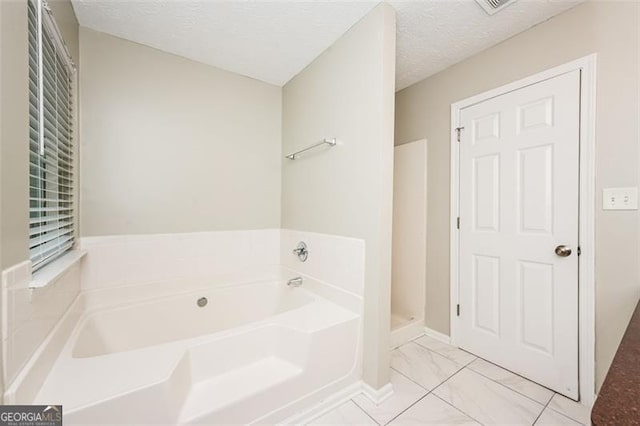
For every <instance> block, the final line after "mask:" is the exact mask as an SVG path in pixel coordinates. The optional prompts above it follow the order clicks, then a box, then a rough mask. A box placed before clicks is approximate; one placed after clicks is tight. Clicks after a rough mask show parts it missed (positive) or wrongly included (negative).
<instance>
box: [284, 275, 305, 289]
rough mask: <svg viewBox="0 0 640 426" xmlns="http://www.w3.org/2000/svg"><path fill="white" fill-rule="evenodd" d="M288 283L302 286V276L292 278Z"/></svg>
mask: <svg viewBox="0 0 640 426" xmlns="http://www.w3.org/2000/svg"><path fill="white" fill-rule="evenodd" d="M287 285H288V286H291V287H300V286H301V285H302V277H295V278H291V279H290V280H289V281H287Z"/></svg>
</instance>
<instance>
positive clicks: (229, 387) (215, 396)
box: [179, 357, 302, 424]
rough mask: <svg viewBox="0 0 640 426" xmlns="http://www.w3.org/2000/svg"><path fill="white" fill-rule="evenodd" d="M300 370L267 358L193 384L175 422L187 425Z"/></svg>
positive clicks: (272, 386) (283, 362) (271, 386)
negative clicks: (177, 420)
mask: <svg viewBox="0 0 640 426" xmlns="http://www.w3.org/2000/svg"><path fill="white" fill-rule="evenodd" d="M301 373H302V369H301V368H300V367H298V366H297V365H295V364H292V363H290V362H287V361H285V360H283V359H281V358H276V357H269V358H265V359H262V360H260V361H258V362H255V363H253V364H250V365H247V366H246V367H243V368H238V369H236V370H234V371H230V372H228V373H226V374H222V375H220V376H218V377H214V378H212V379H209V380H205V381H202V382H200V383H196V384H194V385H193V386H192V387H191V390H190V391H189V395H188V396H187V399H186V401H185V402H184V404H183V406H182V410H181V412H180V416H179V423H180V424H182V423H188V422H191V421H194V420H196V419H198V418H199V417H201V416H204V415H206V414H207V413H208V412H210V411H212V410H213V411H215V410H219V409H220V408H222V407H225V406H228V405H231V404H233V403H234V402H236V401H240V400H243V399H247V398H248V397H250V396H251V395H253V394H256V393H260V392H264V391H265V390H268V389H271V388H274V387H275V386H277V385H278V384H280V383H284V382H286V381H288V380H291V379H292V378H294V377H296V376H298V375H300V374H301Z"/></svg>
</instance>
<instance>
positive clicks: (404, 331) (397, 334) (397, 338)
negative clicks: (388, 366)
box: [389, 319, 424, 349]
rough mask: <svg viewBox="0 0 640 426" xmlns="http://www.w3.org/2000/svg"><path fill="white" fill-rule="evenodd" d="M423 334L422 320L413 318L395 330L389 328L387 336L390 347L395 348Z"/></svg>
mask: <svg viewBox="0 0 640 426" xmlns="http://www.w3.org/2000/svg"><path fill="white" fill-rule="evenodd" d="M423 334H424V321H423V320H422V319H418V320H415V321H413V322H411V323H409V324H406V325H403V326H402V327H399V328H397V329H395V330H391V335H390V336H389V343H390V345H389V346H390V347H391V349H395V348H397V347H398V346H401V345H404V344H405V343H407V342H410V341H412V340H413V339H415V338H416V337H420V336H422V335H423Z"/></svg>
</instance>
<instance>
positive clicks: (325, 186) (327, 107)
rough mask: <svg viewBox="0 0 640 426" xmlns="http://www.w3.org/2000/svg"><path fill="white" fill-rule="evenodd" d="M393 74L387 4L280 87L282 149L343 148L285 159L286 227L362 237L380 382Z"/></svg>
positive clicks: (368, 327) (367, 373)
mask: <svg viewBox="0 0 640 426" xmlns="http://www.w3.org/2000/svg"><path fill="white" fill-rule="evenodd" d="M394 78H395V14H394V11H393V9H392V8H391V7H390V6H389V5H387V4H383V5H380V6H378V7H376V8H375V9H374V10H373V11H372V12H371V13H370V14H368V15H367V16H366V17H365V18H363V19H362V20H361V21H360V22H359V23H358V24H356V25H355V26H354V27H353V28H351V29H350V30H349V32H347V33H346V34H345V35H344V36H343V37H342V38H340V39H339V40H338V41H337V42H336V43H335V44H334V45H333V46H331V47H330V48H329V49H328V50H327V51H325V52H324V53H323V54H322V55H320V56H319V57H318V58H317V59H316V60H315V61H314V62H313V63H311V64H310V65H309V66H308V67H307V68H306V69H305V70H304V71H302V72H301V73H300V74H299V75H297V76H296V77H295V78H294V79H292V80H291V81H290V82H289V83H288V84H287V85H286V86H285V87H284V92H283V120H282V121H283V131H282V132H283V133H282V136H283V140H282V149H283V151H284V153H288V152H291V151H295V150H297V149H300V148H302V147H305V146H306V145H309V144H311V143H313V142H316V141H318V140H321V139H323V138H330V137H336V138H337V139H338V140H339V143H340V145H339V146H337V147H334V148H331V149H330V150H325V151H321V150H319V151H317V152H314V153H310V154H308V155H306V156H305V157H304V158H300V159H298V160H296V161H289V160H287V161H286V162H284V163H283V166H282V226H283V228H290V229H295V230H300V231H312V232H320V233H326V234H335V235H343V236H350V237H357V238H362V239H364V240H365V243H366V247H365V253H366V264H365V277H366V282H365V290H364V299H365V300H364V303H365V313H364V355H365V358H364V378H365V380H366V381H367V383H369V384H370V385H372V386H374V387H376V388H377V387H380V386H383V385H385V384H386V383H387V382H388V380H389V372H388V365H389V353H388V352H389V351H388V336H389V306H390V279H391V209H392V192H393V187H392V182H393V107H394ZM309 250H310V251H311V252H312V253H313V247H310V248H309Z"/></svg>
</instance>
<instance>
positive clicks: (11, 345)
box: [1, 261, 81, 391]
mask: <svg viewBox="0 0 640 426" xmlns="http://www.w3.org/2000/svg"><path fill="white" fill-rule="evenodd" d="M80 267H81V264H80V263H76V264H74V266H72V267H71V268H69V269H68V270H67V271H66V272H65V273H63V274H62V275H60V276H59V277H58V278H57V279H55V280H54V281H53V282H51V283H50V284H49V285H47V286H46V287H42V288H37V289H30V288H29V283H30V282H31V280H32V273H31V262H30V261H25V262H22V263H20V264H18V265H14V266H12V267H10V268H7V269H5V270H4V271H3V272H2V284H1V286H2V340H3V341H2V343H3V344H2V349H3V356H2V359H3V368H2V371H3V375H4V377H3V382H4V384H5V391H8V390H9V389H10V388H11V387H12V382H13V381H14V380H15V379H16V377H17V376H18V374H19V373H20V371H21V370H22V369H23V367H24V366H25V365H26V364H27V362H28V361H29V360H30V358H31V356H32V355H33V354H34V353H35V352H36V350H37V349H38V347H40V345H41V344H42V343H43V342H44V341H45V339H46V338H47V336H48V335H49V333H50V332H51V331H52V330H53V329H54V327H55V326H56V324H57V323H58V322H59V321H60V319H61V318H62V317H63V315H64V314H65V312H66V311H67V310H68V308H69V306H71V304H72V303H73V301H74V300H75V299H76V297H77V296H78V294H79V292H80Z"/></svg>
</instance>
